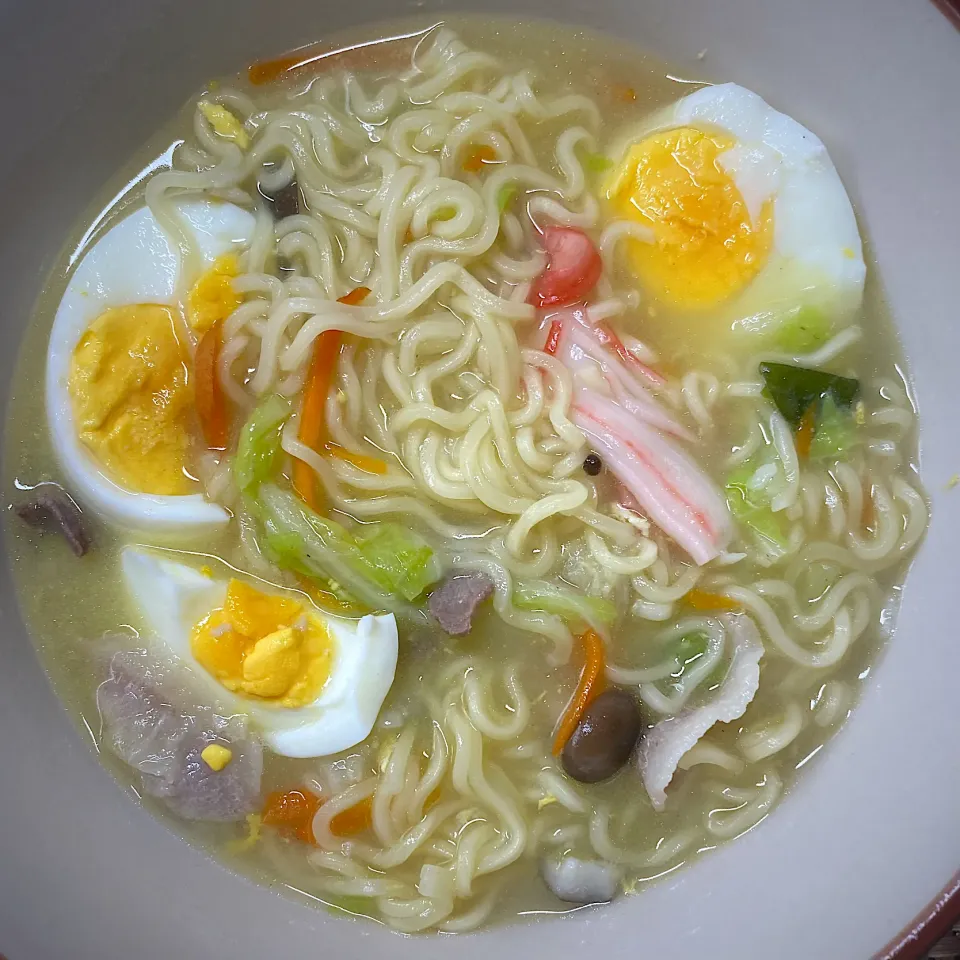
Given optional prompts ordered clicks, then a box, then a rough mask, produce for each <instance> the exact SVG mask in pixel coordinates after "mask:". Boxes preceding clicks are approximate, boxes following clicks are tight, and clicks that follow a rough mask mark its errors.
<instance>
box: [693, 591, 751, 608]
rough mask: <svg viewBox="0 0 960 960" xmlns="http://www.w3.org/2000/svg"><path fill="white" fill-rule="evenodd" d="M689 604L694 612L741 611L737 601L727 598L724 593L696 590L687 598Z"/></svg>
mask: <svg viewBox="0 0 960 960" xmlns="http://www.w3.org/2000/svg"><path fill="white" fill-rule="evenodd" d="M685 599H686V601H687V603H688V604H689V605H690V606H691V607H693V609H694V610H740V609H741V607H740V604H739V603H737V601H736V600H731V599H730V598H729V597H725V596H724V595H723V594H722V593H709V592H708V591H706V590H697V589H696V588H694V589H693V590H691V591H690V592H689V593H688V594H687V595H686V597H685Z"/></svg>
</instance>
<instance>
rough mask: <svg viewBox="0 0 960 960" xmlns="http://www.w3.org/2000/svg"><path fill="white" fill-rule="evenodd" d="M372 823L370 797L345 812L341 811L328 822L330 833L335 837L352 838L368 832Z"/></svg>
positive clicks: (371, 802)
mask: <svg viewBox="0 0 960 960" xmlns="http://www.w3.org/2000/svg"><path fill="white" fill-rule="evenodd" d="M372 822H373V801H372V800H371V799H370V797H367V798H366V800H361V801H360V802H359V803H358V804H356V805H355V806H352V807H347V809H346V810H341V811H340V812H339V813H338V814H336V815H335V816H334V817H332V818H331V820H330V832H331V833H332V834H333V835H334V836H335V837H352V836H353V835H354V834H356V833H363V831H364V830H369V829H370V825H371V824H372Z"/></svg>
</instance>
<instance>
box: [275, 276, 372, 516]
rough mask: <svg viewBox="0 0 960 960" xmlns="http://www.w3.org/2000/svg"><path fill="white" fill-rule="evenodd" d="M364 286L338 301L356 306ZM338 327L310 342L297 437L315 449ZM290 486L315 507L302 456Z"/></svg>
mask: <svg viewBox="0 0 960 960" xmlns="http://www.w3.org/2000/svg"><path fill="white" fill-rule="evenodd" d="M369 293H370V290H369V288H368V287H357V288H356V290H351V291H350V293H348V294H346V296H343V297H340V303H345V304H347V305H348V306H356V305H357V304H359V303H362V302H363V300H364V298H365V297H366V296H367V294H369ZM340 336H341V334H340V331H339V330H326V331H324V332H323V333H321V334H320V336H319V337H317V339H316V342H315V343H314V346H313V359H312V360H311V362H310V373H309V375H308V377H307V386H306V389H305V390H304V392H303V406H302V407H301V408H300V427H299V429H298V431H297V437H298V439H299V440H300V442H301V443H303V444H305V445H306V446H308V447H310V449H311V450H316V449H317V446H318V444H319V443H320V435H321V434H322V433H323V414H324V410H325V408H326V404H327V394H328V393H329V392H330V378H331V376H332V375H333V368H334V366H335V365H336V362H337V357H338V356H339V355H340ZM292 479H293V489H294V490H296V491H297V494H298V496H299V497H300V499H301V500H303V502H304V503H305V504H306V505H307V506H308V507H310V509H311V510H317V509H318V508H319V498H318V496H317V482H316V475H315V474H314V472H313V468H312V467H311V466H310V465H309V464H307V463H305V462H304V461H303V460H294V461H293V478H292Z"/></svg>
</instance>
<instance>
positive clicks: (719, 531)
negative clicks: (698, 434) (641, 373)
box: [571, 386, 733, 564]
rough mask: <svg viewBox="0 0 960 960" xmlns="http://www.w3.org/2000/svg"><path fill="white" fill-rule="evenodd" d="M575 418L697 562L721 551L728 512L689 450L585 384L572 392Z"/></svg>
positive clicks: (729, 532) (644, 504)
mask: <svg viewBox="0 0 960 960" xmlns="http://www.w3.org/2000/svg"><path fill="white" fill-rule="evenodd" d="M571 419H572V420H573V422H574V423H575V424H576V425H577V426H578V427H579V428H580V429H581V430H582V431H583V432H584V433H585V434H586V436H587V438H588V439H589V440H590V445H591V446H592V447H593V449H594V450H595V451H596V452H597V453H599V454H600V456H601V457H603V458H604V460H605V461H606V463H607V465H608V466H609V467H610V468H611V469H612V470H613V472H614V473H615V474H616V476H617V479H618V480H619V481H620V482H621V483H622V484H623V485H624V486H625V487H626V488H627V489H628V490H629V491H630V492H631V493H632V494H633V495H634V497H636V499H637V502H638V503H639V504H640V506H641V507H642V508H643V510H644V512H645V513H646V514H647V516H649V517H650V519H651V520H653V522H654V523H656V524H657V526H659V527H660V529H661V530H663V531H664V533H666V534H667V535H668V536H669V537H672V538H673V539H674V540H675V541H676V542H677V543H678V544H679V545H680V546H681V547H682V548H683V549H684V550H686V551H687V553H688V554H690V556H691V557H692V558H693V560H694V562H695V563H697V564H704V563H707V562H709V561H710V560H712V559H713V558H714V557H716V556H718V555H719V554H720V552H721V551H722V550H723V549H724V548H725V547H726V545H727V544H728V543H729V541H730V537H731V535H732V530H733V524H732V521H731V518H730V512H729V510H728V508H727V504H726V502H725V501H724V499H723V498H722V497H721V496H720V493H719V491H718V490H717V489H716V487H715V486H714V485H713V483H711V481H710V480H709V478H708V477H707V476H706V474H704V472H703V471H702V470H701V469H700V467H699V466H697V464H696V463H695V462H694V461H693V460H692V459H691V458H690V457H689V456H688V455H687V454H686V453H684V452H683V451H682V450H680V449H678V448H677V447H676V446H674V445H673V444H672V443H671V442H670V441H669V440H668V439H667V438H666V437H664V436H663V435H662V434H661V433H660V431H659V430H657V429H656V428H655V427H654V426H651V425H650V424H649V423H647V422H644V420H643V419H642V418H641V416H639V415H635V413H634V412H633V411H630V410H628V409H627V408H625V407H624V406H621V405H620V404H619V403H617V402H616V401H615V400H613V399H611V398H609V397H605V396H603V395H601V394H599V393H597V392H595V391H592V390H589V389H587V388H585V387H582V386H581V387H578V388H577V389H576V390H575V392H574V405H573V410H572V416H571Z"/></svg>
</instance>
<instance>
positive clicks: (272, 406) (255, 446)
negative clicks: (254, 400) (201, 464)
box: [233, 396, 290, 498]
mask: <svg viewBox="0 0 960 960" xmlns="http://www.w3.org/2000/svg"><path fill="white" fill-rule="evenodd" d="M289 416H290V404H289V403H288V402H287V401H286V400H284V399H283V397H278V396H272V397H267V399H266V400H264V401H262V402H261V403H260V404H258V406H257V407H256V408H255V409H254V411H253V413H252V414H250V418H249V419H248V420H247V422H246V423H245V424H244V425H243V429H242V430H241V431H240V440H239V442H238V443H237V455H236V458H235V459H234V461H233V476H234V478H235V479H236V481H237V486H238V487H239V488H240V493H241V494H243V496H244V497H245V498H251V497H255V496H256V493H257V488H258V487H259V486H260V484H261V483H264V482H265V481H267V480H269V479H270V478H271V477H272V476H273V475H274V474H275V473H276V470H277V466H278V460H279V458H280V435H281V433H282V431H283V425H284V423H286V420H287V417H289Z"/></svg>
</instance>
